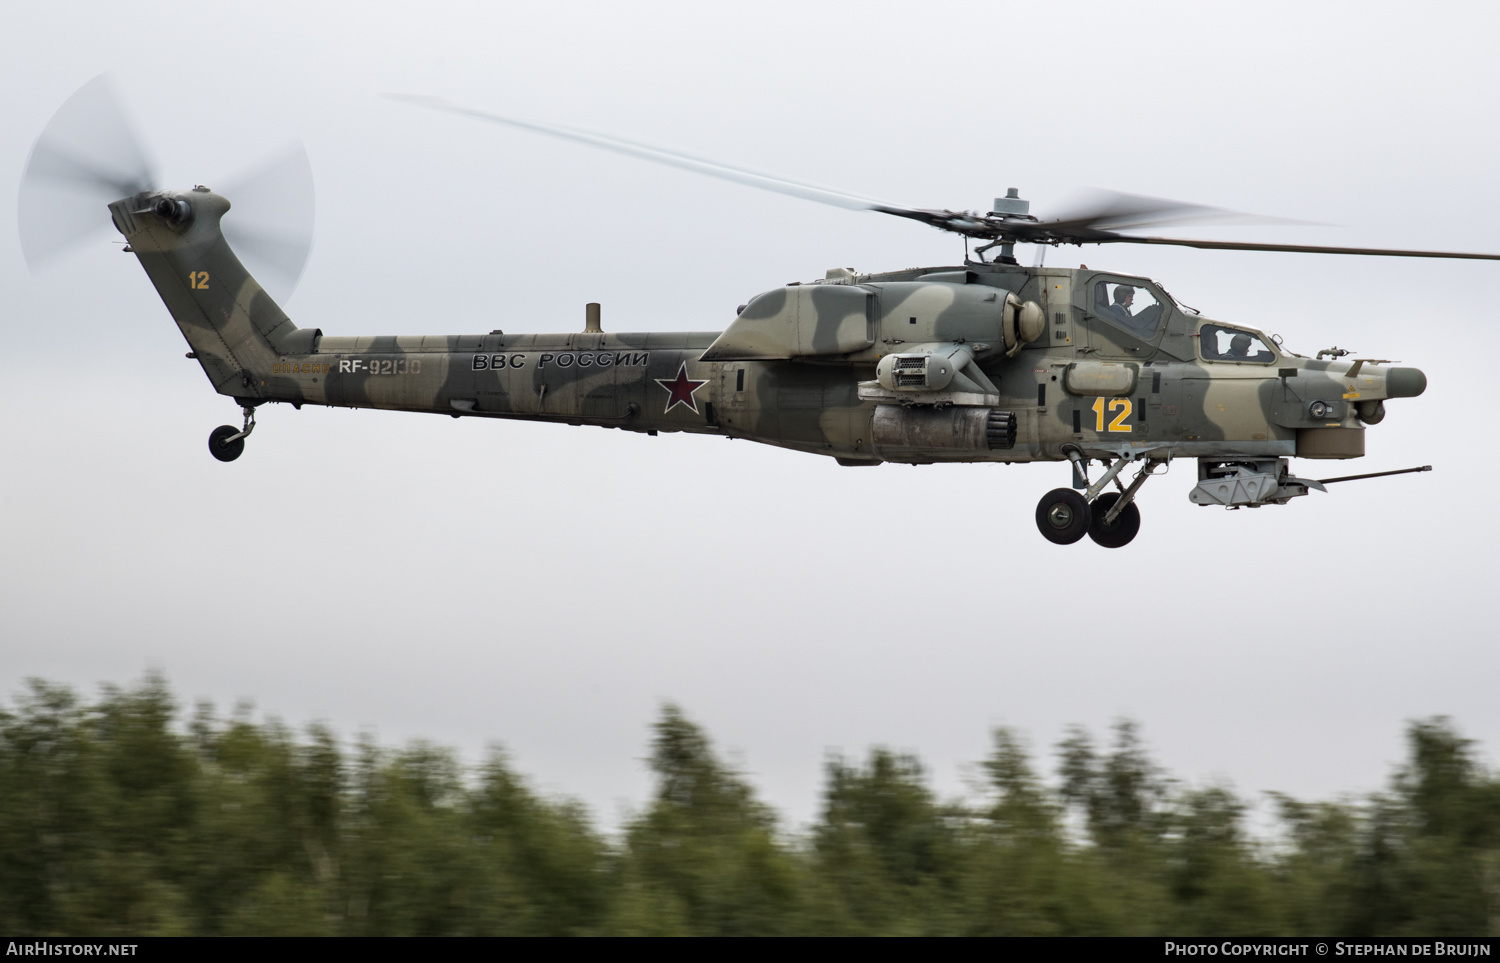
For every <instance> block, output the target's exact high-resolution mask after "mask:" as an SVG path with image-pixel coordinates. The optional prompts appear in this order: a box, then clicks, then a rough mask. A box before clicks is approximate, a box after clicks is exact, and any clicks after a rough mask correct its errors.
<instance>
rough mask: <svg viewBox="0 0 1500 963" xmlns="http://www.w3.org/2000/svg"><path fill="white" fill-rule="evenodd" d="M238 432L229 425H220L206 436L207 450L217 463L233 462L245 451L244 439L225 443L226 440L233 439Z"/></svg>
mask: <svg viewBox="0 0 1500 963" xmlns="http://www.w3.org/2000/svg"><path fill="white" fill-rule="evenodd" d="M239 433H240V430H239V429H238V428H235V427H233V426H231V425H220V426H219V427H217V428H215V429H214V430H213V432H212V433H210V434H209V436H208V450H209V451H211V452H213V456H214V457H215V458H217V459H219V461H234V460H235V459H236V458H238V457H240V455H241V454H242V453H243V452H244V450H245V439H243V438H235V439H234V441H231V442H228V443H226V442H225V439H226V438H234V436H235V435H238V434H239Z"/></svg>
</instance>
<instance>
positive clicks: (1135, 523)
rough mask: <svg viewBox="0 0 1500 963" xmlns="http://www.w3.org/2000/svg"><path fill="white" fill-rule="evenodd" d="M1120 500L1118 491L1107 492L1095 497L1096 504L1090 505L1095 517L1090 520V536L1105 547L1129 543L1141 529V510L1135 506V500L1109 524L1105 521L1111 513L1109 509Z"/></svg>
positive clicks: (1116, 546)
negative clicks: (1105, 517)
mask: <svg viewBox="0 0 1500 963" xmlns="http://www.w3.org/2000/svg"><path fill="white" fill-rule="evenodd" d="M1119 500H1120V495H1119V493H1118V492H1105V493H1104V494H1103V495H1100V496H1099V497H1098V498H1096V499H1094V504H1093V505H1092V506H1090V508H1091V509H1092V511H1093V518H1092V519H1091V520H1090V522H1089V538H1092V539H1093V540H1094V541H1095V542H1096V543H1098V544H1099V545H1102V546H1104V547H1105V548H1120V547H1122V546H1125V545H1129V544H1130V542H1131V539H1133V538H1135V535H1136V533H1137V532H1139V531H1140V530H1141V510H1140V509H1139V508H1136V507H1135V502H1131V503H1129V504H1128V505H1126V506H1125V507H1124V508H1122V509H1120V514H1118V515H1116V516H1115V520H1114V521H1112V522H1110V523H1109V524H1108V525H1106V524H1105V523H1104V516H1106V515H1108V514H1109V510H1110V509H1111V508H1113V507H1114V504H1115V502H1117V501H1119Z"/></svg>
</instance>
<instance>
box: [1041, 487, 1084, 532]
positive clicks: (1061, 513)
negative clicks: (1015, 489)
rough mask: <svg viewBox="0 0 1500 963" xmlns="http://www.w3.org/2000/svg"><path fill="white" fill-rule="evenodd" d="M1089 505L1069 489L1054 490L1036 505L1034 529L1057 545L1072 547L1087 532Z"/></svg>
mask: <svg viewBox="0 0 1500 963" xmlns="http://www.w3.org/2000/svg"><path fill="white" fill-rule="evenodd" d="M1089 521H1090V512H1089V503H1088V502H1086V501H1084V500H1083V496H1082V495H1080V494H1078V493H1077V492H1075V491H1074V490H1073V489H1071V488H1054V489H1052V491H1050V492H1048V493H1047V494H1045V495H1043V496H1042V500H1041V501H1039V502H1037V505H1036V527H1037V531H1039V532H1041V533H1042V537H1043V538H1045V539H1046V540H1047V541H1049V542H1054V543H1056V544H1058V545H1072V544H1073V543H1074V542H1076V541H1078V540H1079V539H1080V538H1082V537H1083V536H1085V535H1087V534H1088V531H1089Z"/></svg>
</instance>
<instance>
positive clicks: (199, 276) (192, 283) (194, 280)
mask: <svg viewBox="0 0 1500 963" xmlns="http://www.w3.org/2000/svg"><path fill="white" fill-rule="evenodd" d="M188 287H190V288H193V289H195V290H198V291H206V290H208V272H207V271H189V272H188Z"/></svg>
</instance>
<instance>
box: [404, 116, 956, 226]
mask: <svg viewBox="0 0 1500 963" xmlns="http://www.w3.org/2000/svg"><path fill="white" fill-rule="evenodd" d="M385 96H387V97H389V98H390V99H392V100H400V101H405V102H406V103H409V104H416V105H418V106H421V107H431V108H433V109H434V110H445V111H448V112H449V113H453V114H459V115H460V116H464V117H473V118H476V119H478V120H484V121H489V122H490V123H495V124H506V125H508V126H511V127H519V128H521V129H522V130H529V131H533V132H535V133H538V134H547V135H549V136H552V137H560V138H562V139H564V140H571V141H575V142H577V143H580V144H588V145H590V146H593V147H602V148H603V149H605V150H612V151H614V152H616V153H619V154H625V155H627V156H629V157H638V158H640V159H642V160H649V161H655V162H656V163H658V164H666V165H668V166H670V167H677V168H680V169H682V170H689V171H693V172H695V173H698V174H706V175H708V176H709V177H717V178H719V179H720V180H726V181H732V182H733V183H736V184H747V185H749V186H751V187H759V188H761V189H762V190H768V191H775V192H776V193H778V194H788V195H790V196H792V197H800V198H802V199H804V200H809V201H817V202H819V203H821V204H829V205H832V206H834V207H842V208H844V209H846V210H854V211H879V212H881V213H883V214H895V215H897V216H899V217H912V218H914V219H916V220H919V221H924V222H930V218H929V217H927V216H924V214H925V212H921V211H917V210H914V209H912V208H906V207H901V206H900V205H896V204H887V203H885V202H884V201H878V200H875V199H873V198H869V197H861V196H860V195H858V194H850V193H848V192H847V191H840V190H835V189H833V188H831V187H819V186H818V185H816V184H807V183H804V182H802V181H795V180H792V179H791V178H789V177H783V176H781V175H780V174H772V173H768V172H766V171H757V170H752V169H750V168H746V167H735V166H733V165H730V164H725V163H722V162H720V161H716V160H711V159H709V158H707V157H700V156H697V155H695V154H688V153H685V152H683V151H678V150H670V149H668V148H665V147H657V146H655V145H652V144H643V143H641V142H639V141H633V140H626V139H625V138H623V137H616V136H614V135H613V134H604V133H600V132H598V131H592V130H586V129H584V128H581V127H567V126H564V125H561V124H546V123H542V122H540V121H534V120H521V119H519V118H515V117H505V116H502V115H500V114H492V113H490V112H488V111H484V110H475V109H473V108H471V107H462V106H459V105H458V104H453V103H450V102H448V101H446V100H443V99H442V98H440V97H423V96H420V95H416V94H386V95H385Z"/></svg>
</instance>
